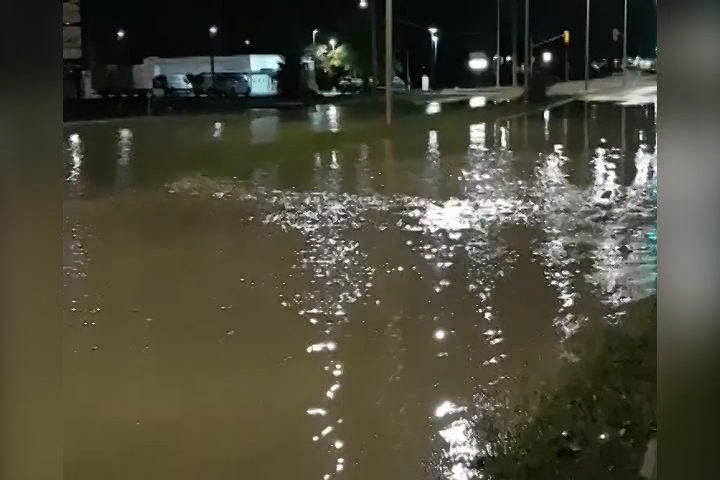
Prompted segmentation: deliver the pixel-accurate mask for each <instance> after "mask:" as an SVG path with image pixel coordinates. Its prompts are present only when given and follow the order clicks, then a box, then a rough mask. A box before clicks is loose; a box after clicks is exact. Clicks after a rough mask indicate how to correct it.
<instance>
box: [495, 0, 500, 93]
mask: <svg viewBox="0 0 720 480" xmlns="http://www.w3.org/2000/svg"><path fill="white" fill-rule="evenodd" d="M495 86H496V87H500V0H497V32H496V37H495Z"/></svg>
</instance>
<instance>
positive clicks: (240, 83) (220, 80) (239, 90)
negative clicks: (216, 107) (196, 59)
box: [189, 73, 250, 97]
mask: <svg viewBox="0 0 720 480" xmlns="http://www.w3.org/2000/svg"><path fill="white" fill-rule="evenodd" d="M189 78H190V81H191V82H192V86H193V91H194V92H195V95H197V96H200V95H213V96H218V97H238V96H245V97H246V96H249V95H250V83H249V80H248V78H247V76H246V75H245V74H242V73H216V74H215V81H214V82H213V77H212V75H211V74H210V73H201V74H198V75H190V76H189ZM213 83H214V84H213Z"/></svg>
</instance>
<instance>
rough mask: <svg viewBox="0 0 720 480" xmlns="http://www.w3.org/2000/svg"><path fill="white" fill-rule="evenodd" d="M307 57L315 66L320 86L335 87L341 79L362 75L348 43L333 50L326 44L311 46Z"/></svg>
mask: <svg viewBox="0 0 720 480" xmlns="http://www.w3.org/2000/svg"><path fill="white" fill-rule="evenodd" d="M305 55H307V56H309V57H310V58H311V59H312V61H313V63H314V64H315V75H316V78H317V82H318V85H319V86H326V87H332V86H335V84H336V83H337V81H338V80H339V79H340V78H343V77H345V76H348V75H353V76H357V75H360V74H361V73H362V72H361V69H360V67H359V64H358V57H357V54H356V53H355V51H354V50H353V48H352V46H350V45H349V44H347V43H344V44H342V45H338V46H336V47H335V48H331V47H329V46H327V45H325V44H315V45H309V46H308V47H306V48H305Z"/></svg>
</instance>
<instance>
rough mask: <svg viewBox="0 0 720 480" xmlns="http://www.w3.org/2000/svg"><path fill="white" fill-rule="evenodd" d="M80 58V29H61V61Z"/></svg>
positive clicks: (72, 27) (75, 27) (74, 27)
mask: <svg viewBox="0 0 720 480" xmlns="http://www.w3.org/2000/svg"><path fill="white" fill-rule="evenodd" d="M79 58H82V36H81V30H80V27H77V26H71V27H63V59H70V60H77V59H79Z"/></svg>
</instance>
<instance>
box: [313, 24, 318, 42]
mask: <svg viewBox="0 0 720 480" xmlns="http://www.w3.org/2000/svg"><path fill="white" fill-rule="evenodd" d="M318 32H320V30H318V29H317V28H316V29H315V30H313V45H315V40H316V38H317V34H318Z"/></svg>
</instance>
